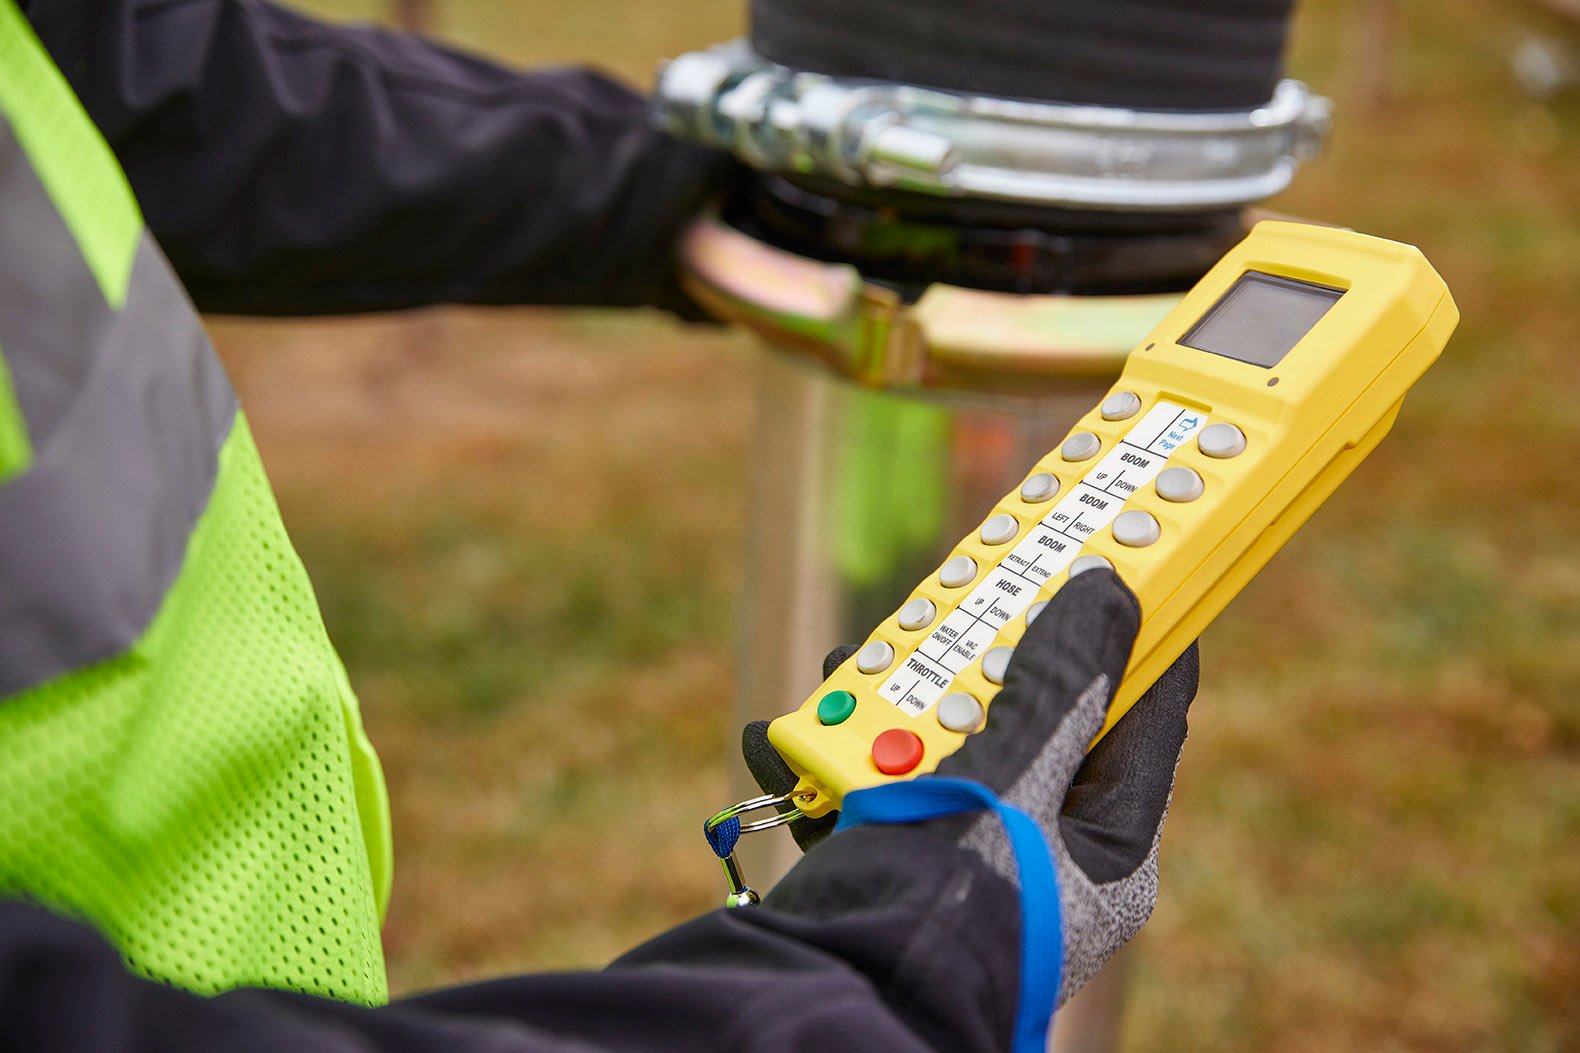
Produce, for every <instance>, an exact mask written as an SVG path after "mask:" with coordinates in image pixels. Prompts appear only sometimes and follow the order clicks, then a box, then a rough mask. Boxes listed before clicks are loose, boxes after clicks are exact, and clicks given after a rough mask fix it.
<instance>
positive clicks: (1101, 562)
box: [1070, 556, 1114, 578]
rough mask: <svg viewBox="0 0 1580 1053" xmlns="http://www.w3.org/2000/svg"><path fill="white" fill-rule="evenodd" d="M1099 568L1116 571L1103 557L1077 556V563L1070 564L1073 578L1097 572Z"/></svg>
mask: <svg viewBox="0 0 1580 1053" xmlns="http://www.w3.org/2000/svg"><path fill="white" fill-rule="evenodd" d="M1098 567H1104V568H1106V569H1108V570H1113V569H1114V565H1113V564H1112V563H1110V562H1108V560H1106V559H1104V558H1103V557H1102V556H1077V557H1075V562H1074V563H1071V564H1070V577H1072V578H1073V577H1075V576H1076V575H1077V574H1085V573H1086V572H1087V571H1089V570H1096V569H1097V568H1098Z"/></svg>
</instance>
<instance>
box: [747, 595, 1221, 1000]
mask: <svg viewBox="0 0 1580 1053" xmlns="http://www.w3.org/2000/svg"><path fill="white" fill-rule="evenodd" d="M1140 623H1141V617H1140V608H1139V606H1138V604H1137V603H1136V599H1135V597H1134V596H1133V595H1132V594H1131V593H1130V591H1129V590H1128V589H1127V588H1125V586H1124V584H1123V583H1122V582H1120V580H1119V579H1118V577H1116V576H1115V575H1114V574H1112V573H1111V572H1108V571H1101V570H1098V571H1090V572H1088V573H1086V574H1083V575H1081V576H1079V577H1077V578H1075V579H1072V580H1071V581H1070V582H1069V583H1068V584H1067V585H1066V586H1065V587H1064V588H1063V589H1061V590H1060V591H1059V593H1058V594H1057V595H1056V596H1055V597H1054V599H1053V602H1052V603H1050V604H1049V605H1048V607H1047V609H1046V610H1045V611H1044V612H1043V613H1042V615H1041V617H1039V618H1038V619H1037V620H1036V621H1035V622H1034V623H1033V624H1032V625H1031V626H1030V627H1029V628H1028V629H1027V631H1026V634H1025V636H1024V637H1023V638H1022V639H1021V642H1020V644H1019V646H1017V647H1016V649H1015V655H1014V658H1013V659H1012V660H1011V662H1010V665H1009V669H1008V671H1007V672H1006V674H1005V678H1004V687H1003V688H1002V690H1000V692H999V694H998V696H997V697H996V698H995V699H994V701H993V704H992V705H991V706H990V707H989V709H988V721H987V725H986V727H984V728H983V730H982V731H981V732H979V733H977V734H975V735H972V736H971V737H970V738H968V739H967V740H966V743H965V745H964V746H962V747H961V748H960V750H959V751H957V752H956V753H954V754H953V755H952V756H949V757H946V758H944V760H943V761H941V762H940V763H939V765H938V769H937V770H938V774H940V775H952V776H959V777H965V778H970V779H975V780H976V781H978V782H981V783H984V784H985V785H987V786H988V787H989V788H991V789H992V790H993V791H994V792H995V793H997V794H998V795H999V796H1000V797H1002V798H1004V799H1005V800H1008V801H1009V802H1010V803H1012V804H1014V805H1016V806H1017V807H1019V808H1021V809H1023V810H1024V811H1026V812H1028V813H1030V814H1031V816H1032V817H1033V818H1034V819H1036V820H1037V821H1038V822H1039V824H1041V825H1042V827H1043V829H1044V832H1045V833H1047V834H1048V835H1049V843H1050V845H1051V846H1052V847H1053V851H1054V855H1055V862H1056V865H1057V867H1058V870H1059V882H1060V889H1061V899H1062V901H1063V906H1064V916H1065V919H1066V946H1065V949H1064V957H1065V986H1064V992H1063V995H1062V997H1063V998H1067V997H1069V995H1070V994H1072V993H1074V991H1075V990H1076V989H1077V988H1079V987H1080V986H1081V984H1083V983H1085V982H1086V980H1087V979H1088V978H1089V977H1090V976H1091V974H1092V973H1094V972H1096V970H1097V967H1098V966H1100V965H1101V964H1102V963H1103V961H1105V960H1107V958H1108V956H1109V955H1111V954H1112V953H1113V952H1114V951H1115V950H1117V949H1118V948H1119V947H1120V946H1121V945H1122V944H1123V943H1124V942H1125V941H1126V940H1128V939H1129V938H1130V937H1131V936H1132V935H1134V934H1135V932H1136V930H1138V929H1139V928H1140V927H1141V925H1142V923H1143V922H1145V921H1146V918H1147V916H1148V915H1149V914H1150V912H1151V909H1152V905H1153V904H1154V903H1155V902H1156V899H1157V844H1158V837H1159V835H1160V833H1161V830H1162V826H1163V819H1164V816H1165V814H1166V813H1167V811H1168V805H1169V798H1170V795H1171V794H1172V791H1173V786H1174V771H1175V768H1176V766H1177V764H1178V762H1179V756H1180V750H1181V748H1182V747H1183V745H1184V742H1185V733H1186V722H1185V717H1186V711H1187V709H1188V708H1189V706H1190V703H1191V701H1192V699H1194V698H1195V695H1196V682H1197V651H1196V646H1195V645H1194V644H1192V645H1191V647H1190V648H1189V649H1188V650H1187V651H1186V652H1185V653H1184V654H1183V655H1181V656H1180V658H1179V660H1178V661H1176V662H1175V663H1174V665H1173V666H1171V667H1170V668H1169V670H1168V671H1167V672H1165V673H1164V674H1163V676H1162V677H1160V678H1159V679H1158V682H1157V683H1156V684H1155V685H1154V686H1153V687H1152V689H1151V690H1150V691H1148V692H1147V693H1146V695H1144V696H1143V697H1142V698H1141V700H1140V701H1139V702H1137V703H1136V705H1135V706H1134V707H1133V708H1132V709H1131V710H1130V712H1129V713H1127V714H1125V716H1124V717H1123V718H1122V719H1121V720H1120V721H1119V723H1118V724H1117V725H1115V727H1114V728H1113V730H1112V731H1110V732H1109V733H1108V734H1107V735H1106V736H1105V737H1104V738H1103V740H1102V741H1101V742H1099V743H1098V744H1097V745H1096V746H1095V747H1093V748H1092V750H1091V752H1090V753H1087V752H1086V746H1087V744H1088V743H1089V742H1090V741H1091V739H1092V736H1093V735H1095V734H1096V733H1097V730H1098V728H1100V727H1101V726H1102V723H1103V720H1104V717H1105V715H1106V713H1107V710H1108V704H1109V702H1110V701H1111V700H1112V699H1113V695H1114V691H1115V690H1116V689H1117V687H1118V685H1119V681H1120V677H1121V676H1122V675H1123V673H1124V669H1125V664H1126V663H1127V662H1128V661H1129V658H1130V649H1131V646H1132V644H1133V643H1134V641H1135V636H1136V632H1137V630H1138V629H1139V627H1140ZM852 650H853V648H848V647H847V648H840V649H838V650H836V651H834V652H832V653H831V654H830V655H829V656H828V658H827V659H826V660H825V662H824V675H825V676H827V675H828V674H830V673H832V672H833V671H834V669H835V668H837V667H838V666H839V664H840V663H841V662H843V661H844V660H845V659H846V658H848V657H849V655H850V654H851V652H852ZM767 726H768V725H767V722H766V721H755V722H753V723H751V724H749V725H747V727H746V729H745V732H744V734H743V736H742V752H743V753H744V755H745V758H746V763H747V766H748V767H749V768H750V769H751V772H752V775H753V777H754V778H755V779H756V780H757V783H758V785H759V786H761V787H762V788H763V790H764V792H766V793H775V794H779V793H785V792H787V791H788V790H790V789H791V788H792V787H794V785H795V783H796V781H797V780H796V777H795V774H794V773H793V772H792V771H791V770H790V768H789V766H788V765H786V764H785V762H784V760H783V759H782V758H781V757H780V756H779V754H778V753H777V751H775V750H774V748H773V746H772V745H770V744H769V742H768V740H767V734H766V732H767ZM922 778H926V776H922ZM836 819H837V817H836V816H833V815H831V816H825V817H824V818H822V819H815V820H814V819H801V820H798V821H796V822H795V823H792V824H791V832H792V833H794V834H795V837H796V840H797V842H798V843H799V844H800V845H801V846H802V848H810V847H812V846H813V845H815V844H816V843H817V842H818V841H820V840H822V838H824V837H826V836H827V835H828V834H829V833H830V832H831V831H832V829H833V826H834V823H835V822H836ZM939 825H940V828H941V829H943V830H944V831H946V832H947V834H948V835H949V836H951V837H952V838H953V839H955V840H957V841H959V843H960V844H961V845H962V846H963V847H966V848H968V849H970V850H971V851H973V852H976V853H977V854H978V855H980V856H982V857H983V858H984V859H986V860H987V862H988V863H989V864H990V865H991V866H993V868H994V869H995V870H997V871H998V872H999V873H1000V874H1002V875H1003V876H1004V877H1006V878H1007V879H1009V880H1010V881H1014V880H1015V871H1014V865H1013V863H1012V862H1010V855H1009V849H1008V846H1007V843H1006V842H1005V840H1004V837H1003V834H1002V831H1001V829H1000V827H999V826H998V824H997V822H996V821H995V820H992V819H991V818H978V819H951V820H940V821H939Z"/></svg>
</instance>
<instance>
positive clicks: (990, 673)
mask: <svg viewBox="0 0 1580 1053" xmlns="http://www.w3.org/2000/svg"><path fill="white" fill-rule="evenodd" d="M1028 613H1029V612H1028ZM1014 653H1015V648H1013V647H994V648H992V649H991V650H989V651H988V653H987V654H985V655H983V656H982V675H983V676H985V677H987V679H988V683H990V684H1002V683H1003V682H1004V670H1006V669H1008V668H1009V656H1010V655H1012V654H1014Z"/></svg>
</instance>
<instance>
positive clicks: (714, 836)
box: [702, 790, 813, 907]
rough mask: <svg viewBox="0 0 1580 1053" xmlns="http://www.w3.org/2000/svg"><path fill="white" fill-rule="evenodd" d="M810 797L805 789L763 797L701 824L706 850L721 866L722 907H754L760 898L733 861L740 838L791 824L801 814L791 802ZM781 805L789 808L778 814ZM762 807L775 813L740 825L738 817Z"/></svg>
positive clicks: (742, 803) (733, 805) (735, 805)
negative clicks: (726, 887)
mask: <svg viewBox="0 0 1580 1053" xmlns="http://www.w3.org/2000/svg"><path fill="white" fill-rule="evenodd" d="M812 796H813V795H812V794H811V793H810V792H809V791H806V790H801V791H800V792H797V791H796V790H791V791H790V792H789V793H777V794H775V793H769V794H764V795H763V796H761V797H753V798H752V799H751V800H748V801H741V802H740V803H739V804H732V805H730V806H729V807H728V808H725V809H724V810H723V811H719V812H715V813H713V815H711V816H709V817H708V819H707V821H706V822H704V823H703V824H702V836H703V837H706V838H707V839H708V847H709V848H711V849H713V854H714V855H716V856H718V857H719V863H720V864H721V865H722V866H723V867H724V881H725V883H726V884H727V885H729V888H730V892H729V895H728V896H726V897H725V898H724V905H725V906H726V907H742V906H745V907H750V906H755V905H756V904H757V903H758V902H760V901H761V898H762V897H760V896H758V895H757V892H756V890H755V889H753V888H751V887H750V886H749V885H747V884H746V878H745V876H744V875H742V873H741V864H740V863H739V861H737V860H736V858H735V843H736V842H737V841H739V840H740V839H741V835H742V834H755V833H757V832H758V831H759V830H771V829H773V828H774V827H776V826H783V825H785V824H786V823H793V822H795V821H796V820H797V819H800V818H801V817H802V815H803V814H804V813H803V812H802V811H801V809H800V808H799V807H798V806H796V805H795V804H791V802H792V801H796V800H810V799H811V798H812ZM783 804H790V807H789V808H787V809H785V810H784V811H782V812H781V811H778V808H779V806H780V805H783ZM763 808H773V809H775V812H774V814H773V815H770V816H769V817H768V818H766V819H754V820H752V821H751V822H749V823H742V822H741V819H740V817H741V816H743V815H745V814H746V813H748V812H755V811H759V810H760V809H763Z"/></svg>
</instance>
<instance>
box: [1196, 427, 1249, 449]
mask: <svg viewBox="0 0 1580 1053" xmlns="http://www.w3.org/2000/svg"><path fill="white" fill-rule="evenodd" d="M1196 448H1197V449H1198V450H1200V451H1201V452H1202V453H1205V454H1206V455H1207V456H1208V457H1238V456H1240V454H1242V453H1244V452H1245V432H1243V431H1241V430H1240V429H1239V428H1236V427H1235V426H1234V425H1233V424H1224V423H1223V422H1222V421H1220V422H1218V423H1217V424H1209V425H1207V426H1206V427H1205V428H1203V429H1202V430H1201V434H1200V435H1198V436H1196Z"/></svg>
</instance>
